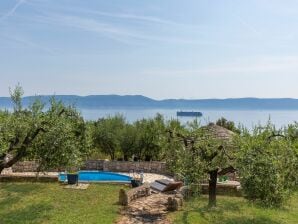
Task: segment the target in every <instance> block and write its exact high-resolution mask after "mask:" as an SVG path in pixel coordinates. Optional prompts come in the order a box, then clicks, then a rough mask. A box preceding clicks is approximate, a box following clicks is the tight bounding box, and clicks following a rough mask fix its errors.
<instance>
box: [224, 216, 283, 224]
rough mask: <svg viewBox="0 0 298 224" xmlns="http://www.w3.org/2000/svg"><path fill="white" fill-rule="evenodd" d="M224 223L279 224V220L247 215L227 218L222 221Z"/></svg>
mask: <svg viewBox="0 0 298 224" xmlns="http://www.w3.org/2000/svg"><path fill="white" fill-rule="evenodd" d="M222 223H223V224H279V222H277V221H274V220H272V219H270V218H267V217H256V218H247V217H238V218H230V219H226V220H224V221H223V222H222Z"/></svg>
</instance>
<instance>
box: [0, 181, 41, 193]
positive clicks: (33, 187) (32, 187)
mask: <svg viewBox="0 0 298 224" xmlns="http://www.w3.org/2000/svg"><path fill="white" fill-rule="evenodd" d="M42 188H43V186H42V185H39V184H35V183H25V184H19V183H18V184H14V183H11V184H5V185H3V186H1V190H2V191H4V192H7V193H8V194H9V193H17V194H28V193H30V192H32V191H39V190H40V189H42Z"/></svg>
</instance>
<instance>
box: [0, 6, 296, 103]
mask: <svg viewBox="0 0 298 224" xmlns="http://www.w3.org/2000/svg"><path fill="white" fill-rule="evenodd" d="M297 12H298V2H297V1H292V0H286V1H279V0H262V1H260V0H252V1H237V0H223V1H216V2H210V1H206V0H186V1H183V2H182V1H180V0H163V1H160V0H151V1H139V0H127V1H121V0H109V1H104V0H90V1H88V2H87V1H80V0H72V1H69V0H60V1H40V0H2V1H1V2H0V41H1V45H0V61H1V71H0V77H1V82H0V95H1V96H8V95H9V91H8V87H9V86H10V87H14V86H15V85H16V84H17V83H20V84H21V85H22V86H23V88H24V90H25V95H35V94H37V95H52V94H56V95H72V94H75V95H96V94H99V95H103V94H110V93H114V94H118V95H144V96H148V97H150V98H154V99H169V98H184V99H212V98H220V99H225V98H243V97H256V98H298V91H297V90H296V89H297V83H298V45H297V42H296V40H297V37H298V30H297V29H296V24H297V16H296V15H297Z"/></svg>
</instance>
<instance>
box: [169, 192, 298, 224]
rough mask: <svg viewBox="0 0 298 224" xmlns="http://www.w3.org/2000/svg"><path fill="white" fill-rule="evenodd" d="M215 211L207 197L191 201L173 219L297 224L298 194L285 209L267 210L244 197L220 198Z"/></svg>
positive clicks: (187, 223) (198, 223)
mask: <svg viewBox="0 0 298 224" xmlns="http://www.w3.org/2000/svg"><path fill="white" fill-rule="evenodd" d="M217 203H218V206H217V208H215V209H209V208H207V207H206V205H207V204H208V199H207V197H206V196H204V197H202V198H199V199H194V200H191V201H188V202H186V203H185V204H184V207H183V209H182V210H180V211H178V212H176V213H172V214H171V215H170V219H171V220H173V221H174V223H177V224H178V223H179V224H209V223H210V224H211V223H212V224H297V223H298V193H296V194H295V195H294V196H293V198H292V199H291V200H290V201H289V203H288V204H287V206H285V207H284V208H281V209H265V208H262V207H260V206H258V205H255V204H252V203H250V202H248V201H247V200H245V199H244V198H240V197H227V196H218V198H217Z"/></svg>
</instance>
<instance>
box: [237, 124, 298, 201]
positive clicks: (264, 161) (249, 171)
mask: <svg viewBox="0 0 298 224" xmlns="http://www.w3.org/2000/svg"><path fill="white" fill-rule="evenodd" d="M292 132H293V127H291V128H290V129H284V130H280V131H279V132H277V131H276V130H275V128H274V127H273V126H272V125H271V124H268V125H267V126H266V127H256V128H255V129H254V131H253V132H252V134H250V133H249V132H245V133H244V134H243V135H242V136H241V137H240V138H239V148H240V150H239V154H238V159H237V160H238V169H239V175H240V177H241V186H242V188H243V191H244V193H245V197H246V198H248V199H250V200H257V201H260V202H261V203H262V204H263V205H265V206H281V205H282V204H283V203H284V202H285V201H287V199H288V198H289V196H290V194H291V193H292V191H293V189H294V188H295V185H297V177H298V175H297V172H296V171H297V168H298V167H297V164H298V153H297V140H296V139H295V138H292V139H291V138H290V135H289V134H290V133H292ZM276 133H278V134H276Z"/></svg>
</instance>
